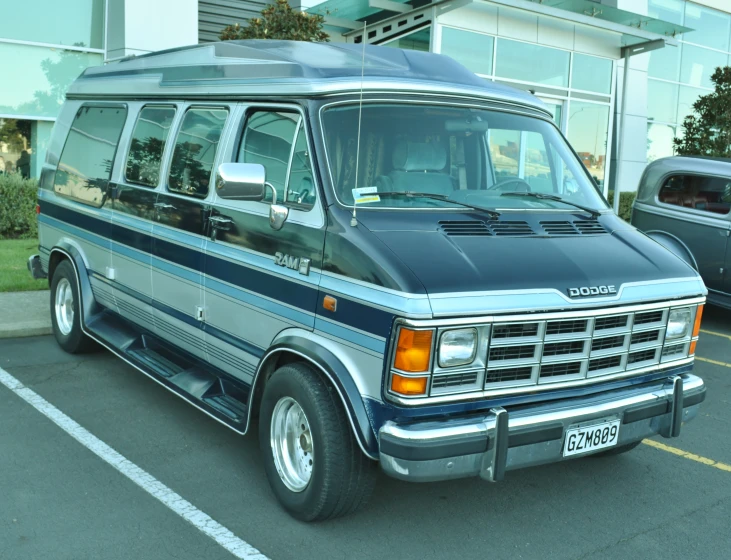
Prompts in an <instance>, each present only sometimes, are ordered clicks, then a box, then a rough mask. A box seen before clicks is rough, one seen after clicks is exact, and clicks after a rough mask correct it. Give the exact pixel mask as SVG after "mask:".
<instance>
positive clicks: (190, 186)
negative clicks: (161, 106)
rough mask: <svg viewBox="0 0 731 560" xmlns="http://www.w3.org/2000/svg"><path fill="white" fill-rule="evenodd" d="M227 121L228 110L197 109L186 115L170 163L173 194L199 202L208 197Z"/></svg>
mask: <svg viewBox="0 0 731 560" xmlns="http://www.w3.org/2000/svg"><path fill="white" fill-rule="evenodd" d="M227 118H228V110H227V109H220V108H218V109H213V108H203V107H197V108H194V109H189V110H188V112H187V113H185V117H184V118H183V124H182V125H180V132H178V137H177V138H176V140H175V151H174V152H173V159H172V162H171V163H170V178H169V181H168V189H169V190H170V191H172V192H176V193H178V194H184V195H187V196H194V197H196V198H205V197H206V196H208V189H209V186H210V182H211V173H212V171H213V163H214V162H215V161H216V151H217V149H218V143H219V141H220V140H221V133H222V132H223V126H224V125H225V124H226V119H227Z"/></svg>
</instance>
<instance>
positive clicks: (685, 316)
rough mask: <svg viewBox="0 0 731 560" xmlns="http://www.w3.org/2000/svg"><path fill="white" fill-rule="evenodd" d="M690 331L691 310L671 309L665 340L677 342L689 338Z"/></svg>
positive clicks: (685, 308)
mask: <svg viewBox="0 0 731 560" xmlns="http://www.w3.org/2000/svg"><path fill="white" fill-rule="evenodd" d="M689 330H690V309H689V308H687V307H684V308H682V309H671V310H670V316H669V317H668V329H667V331H666V334H665V340H675V339H676V338H683V337H684V336H688V331H689Z"/></svg>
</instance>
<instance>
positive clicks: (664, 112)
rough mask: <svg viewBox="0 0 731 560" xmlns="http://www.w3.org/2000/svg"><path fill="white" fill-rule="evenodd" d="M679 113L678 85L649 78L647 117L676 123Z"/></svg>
mask: <svg viewBox="0 0 731 560" xmlns="http://www.w3.org/2000/svg"><path fill="white" fill-rule="evenodd" d="M677 114H678V86H677V85H676V84H667V83H665V82H658V81H657V80H647V118H648V119H650V120H654V121H660V122H667V123H674V122H677V121H676V120H675V118H676V116H677Z"/></svg>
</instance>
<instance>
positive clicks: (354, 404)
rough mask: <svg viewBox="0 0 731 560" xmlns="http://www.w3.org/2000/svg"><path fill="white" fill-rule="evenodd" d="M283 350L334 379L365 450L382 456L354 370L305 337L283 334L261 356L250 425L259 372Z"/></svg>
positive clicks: (368, 453)
mask: <svg viewBox="0 0 731 560" xmlns="http://www.w3.org/2000/svg"><path fill="white" fill-rule="evenodd" d="M282 352H289V353H294V354H297V355H299V356H301V357H302V358H304V359H305V360H307V361H308V362H310V363H311V364H312V365H314V366H315V367H316V368H317V369H318V370H319V371H321V372H322V373H323V374H324V375H325V376H326V377H327V378H328V379H329V380H330V382H331V383H332V384H333V386H334V387H335V390H336V391H337V392H338V395H339V396H340V400H341V401H342V403H343V406H344V407H345V412H346V414H347V416H348V420H349V421H350V426H351V428H352V430H353V434H354V435H355V439H356V441H357V442H358V445H359V446H360V448H361V450H362V451H363V453H365V454H366V456H368V457H370V458H371V459H378V440H377V438H376V434H375V432H374V430H373V427H372V426H371V423H370V418H369V416H368V413H367V412H366V407H365V405H364V404H363V397H362V396H361V394H360V391H359V390H358V387H357V386H356V384H355V381H354V380H353V378H352V377H351V375H350V372H349V371H348V369H347V368H346V367H345V366H344V365H343V363H342V362H341V361H340V360H339V359H338V357H337V356H336V355H335V354H333V353H332V352H330V350H328V349H327V348H323V347H322V346H319V345H318V344H317V343H315V342H314V341H312V340H308V339H306V338H304V337H301V336H297V335H285V336H283V337H282V338H280V339H279V340H277V343H276V344H275V345H273V346H271V347H270V348H269V350H267V353H266V354H265V355H264V357H263V358H262V359H261V362H259V367H258V368H257V370H256V374H255V376H254V381H253V383H252V385H251V393H250V396H249V421H248V422H247V426H248V425H249V424H250V421H251V418H250V416H251V410H252V405H253V404H254V403H253V399H254V395H255V394H256V389H257V382H259V381H260V379H259V377H260V376H259V374H260V373H261V371H262V370H263V369H264V368H265V367H266V365H267V364H268V363H270V362H271V360H272V359H275V358H276V356H277V354H280V353H282Z"/></svg>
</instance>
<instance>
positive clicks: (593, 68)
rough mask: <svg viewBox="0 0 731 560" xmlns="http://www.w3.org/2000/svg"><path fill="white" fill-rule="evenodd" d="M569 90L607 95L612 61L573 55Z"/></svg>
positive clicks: (577, 54)
mask: <svg viewBox="0 0 731 560" xmlns="http://www.w3.org/2000/svg"><path fill="white" fill-rule="evenodd" d="M571 88H572V89H580V90H583V91H593V92H596V93H604V94H606V95H609V94H610V93H611V88H612V61H611V60H609V59H608V58H599V57H596V56H589V55H586V54H580V53H574V67H573V68H572V70H571Z"/></svg>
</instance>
